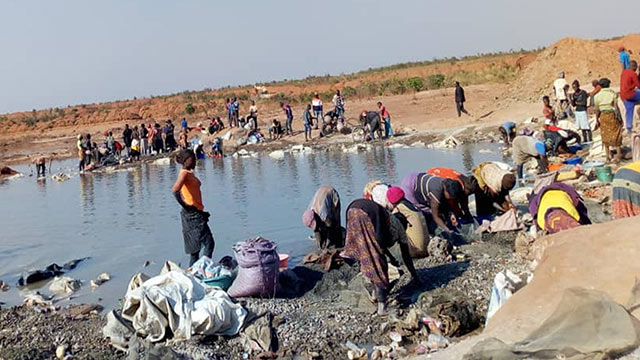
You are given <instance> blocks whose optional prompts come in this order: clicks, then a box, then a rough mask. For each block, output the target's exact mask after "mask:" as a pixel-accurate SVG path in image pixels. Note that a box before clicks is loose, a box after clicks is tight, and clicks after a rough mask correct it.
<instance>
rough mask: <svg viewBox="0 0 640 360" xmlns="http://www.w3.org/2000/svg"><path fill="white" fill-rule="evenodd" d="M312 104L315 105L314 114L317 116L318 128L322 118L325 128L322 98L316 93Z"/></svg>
mask: <svg viewBox="0 0 640 360" xmlns="http://www.w3.org/2000/svg"><path fill="white" fill-rule="evenodd" d="M311 106H312V107H313V116H314V117H315V123H316V130H317V129H318V123H319V122H320V120H322V127H323V128H324V117H323V116H322V100H320V96H319V95H318V93H316V94H315V95H314V96H313V99H312V100H311Z"/></svg>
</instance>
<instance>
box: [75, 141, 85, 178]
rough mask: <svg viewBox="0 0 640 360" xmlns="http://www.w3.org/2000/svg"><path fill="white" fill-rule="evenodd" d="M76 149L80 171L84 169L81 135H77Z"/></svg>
mask: <svg viewBox="0 0 640 360" xmlns="http://www.w3.org/2000/svg"><path fill="white" fill-rule="evenodd" d="M76 150H78V160H79V161H78V171H80V173H82V172H83V171H84V143H83V142H82V135H78V141H77V142H76Z"/></svg>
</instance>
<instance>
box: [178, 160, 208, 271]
mask: <svg viewBox="0 0 640 360" xmlns="http://www.w3.org/2000/svg"><path fill="white" fill-rule="evenodd" d="M176 162H177V163H178V164H181V165H182V169H180V174H179V175H178V179H177V180H176V182H175V184H173V187H172V188H171V191H172V192H173V196H174V197H175V198H176V201H178V204H180V206H181V207H182V211H181V212H180V216H181V218H182V236H183V238H184V250H185V252H186V253H187V254H190V255H191V259H190V261H189V266H191V265H193V263H195V262H196V261H198V259H200V249H201V248H203V255H204V256H207V257H209V258H211V256H212V255H213V248H214V247H215V242H214V240H213V235H212V234H211V229H209V225H208V222H209V216H211V214H209V213H208V212H206V211H204V205H203V204H202V194H201V192H200V180H199V179H198V177H197V176H196V175H195V174H194V173H193V169H194V168H195V167H196V155H195V154H194V153H193V151H191V150H182V151H180V152H179V153H178V155H176Z"/></svg>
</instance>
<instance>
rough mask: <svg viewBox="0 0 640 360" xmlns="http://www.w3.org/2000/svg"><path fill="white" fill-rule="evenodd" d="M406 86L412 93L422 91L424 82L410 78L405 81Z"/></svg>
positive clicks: (418, 78) (417, 78)
mask: <svg viewBox="0 0 640 360" xmlns="http://www.w3.org/2000/svg"><path fill="white" fill-rule="evenodd" d="M407 86H408V87H409V88H410V89H411V90H413V91H414V92H420V91H422V90H424V80H422V78H421V77H417V76H416V77H410V78H408V79H407Z"/></svg>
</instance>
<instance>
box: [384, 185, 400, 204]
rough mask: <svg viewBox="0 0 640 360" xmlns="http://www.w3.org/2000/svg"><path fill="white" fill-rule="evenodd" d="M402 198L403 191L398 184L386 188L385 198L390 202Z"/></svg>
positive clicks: (395, 202)
mask: <svg viewBox="0 0 640 360" xmlns="http://www.w3.org/2000/svg"><path fill="white" fill-rule="evenodd" d="M403 198H404V191H403V190H402V188H400V187H398V186H392V187H390V188H389V190H387V200H389V202H390V203H392V204H397V203H399V202H400V200H402V199H403Z"/></svg>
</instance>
